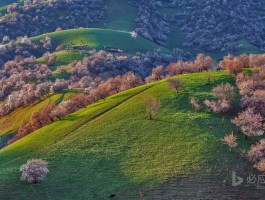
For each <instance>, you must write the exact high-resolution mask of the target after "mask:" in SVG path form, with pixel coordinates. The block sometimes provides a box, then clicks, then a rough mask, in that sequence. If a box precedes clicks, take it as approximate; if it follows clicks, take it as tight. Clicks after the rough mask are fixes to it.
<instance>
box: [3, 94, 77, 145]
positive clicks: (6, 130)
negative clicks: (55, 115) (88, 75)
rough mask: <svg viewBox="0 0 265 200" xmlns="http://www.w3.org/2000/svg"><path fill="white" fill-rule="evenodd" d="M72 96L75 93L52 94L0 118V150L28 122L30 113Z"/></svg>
mask: <svg viewBox="0 0 265 200" xmlns="http://www.w3.org/2000/svg"><path fill="white" fill-rule="evenodd" d="M74 94H75V92H73V91H70V92H68V91H63V92H62V93H60V94H52V95H50V96H49V97H44V98H43V99H42V100H40V101H39V100H38V101H36V102H35V103H33V104H31V105H29V106H26V107H22V108H20V109H17V110H16V111H14V112H12V113H11V114H9V115H7V116H4V117H2V118H0V127H1V128H0V148H2V146H3V145H4V144H5V142H6V141H7V140H8V139H9V138H10V137H11V136H12V134H13V133H14V132H15V131H17V130H18V128H19V127H20V126H21V125H23V124H25V123H26V122H27V121H28V119H29V118H30V116H31V115H32V113H34V112H37V111H39V110H40V109H42V108H43V107H44V106H45V105H47V104H49V103H60V102H61V101H63V100H67V99H69V98H70V97H71V96H73V95H74Z"/></svg>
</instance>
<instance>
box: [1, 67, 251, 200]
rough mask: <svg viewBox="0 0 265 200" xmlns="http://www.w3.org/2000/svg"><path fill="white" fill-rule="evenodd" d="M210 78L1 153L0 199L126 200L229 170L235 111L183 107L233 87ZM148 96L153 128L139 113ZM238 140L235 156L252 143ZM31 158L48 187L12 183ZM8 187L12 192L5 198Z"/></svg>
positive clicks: (135, 95)
mask: <svg viewBox="0 0 265 200" xmlns="http://www.w3.org/2000/svg"><path fill="white" fill-rule="evenodd" d="M211 73H212V75H213V79H212V85H207V84H206V83H207V74H206V73H200V74H189V75H181V76H180V78H181V79H182V80H183V81H184V83H185V87H184V88H183V89H182V90H181V92H179V93H178V94H177V93H176V92H174V91H173V90H172V89H170V88H169V87H168V84H167V82H166V81H165V80H163V81H160V82H156V83H151V84H148V85H144V86H141V87H139V88H135V89H132V90H129V91H126V92H123V93H120V94H116V95H114V96H112V97H109V98H107V100H106V101H99V102H97V103H95V104H92V105H90V106H88V107H87V108H85V109H82V110H80V111H78V112H76V113H73V114H71V115H69V116H67V117H65V118H64V119H62V120H59V121H57V122H55V123H53V124H51V125H48V126H46V127H44V128H42V129H40V130H38V131H36V132H34V133H32V134H30V135H28V136H26V137H25V138H23V139H21V140H19V141H17V142H16V143H14V144H12V145H10V146H8V147H6V148H4V149H2V150H0V161H1V162H0V184H1V185H3V188H4V189H3V190H2V195H3V196H4V197H6V198H14V197H21V198H22V199H23V198H29V199H34V198H35V197H36V196H34V195H36V194H38V195H41V197H42V198H45V199H73V198H74V199H106V198H108V195H109V194H110V193H116V194H119V193H123V194H125V198H124V199H127V198H126V195H132V194H133V192H135V191H137V188H138V189H139V188H141V190H150V189H152V188H153V187H156V186H159V185H161V184H163V183H165V182H167V181H168V180H171V179H173V178H174V177H178V176H183V174H186V175H187V176H188V175H189V174H197V175H198V176H200V173H201V171H202V170H206V171H207V170H209V171H211V170H213V169H215V168H218V169H219V170H221V171H226V170H229V169H231V166H232V163H235V155H236V154H239V149H237V150H236V151H232V152H230V151H229V150H228V147H226V146H223V144H222V143H221V141H220V140H221V138H223V136H224V135H225V134H228V133H230V132H231V131H232V130H234V131H235V130H236V129H235V127H234V126H233V125H232V124H231V123H230V120H231V117H232V116H234V115H235V114H236V113H235V110H234V111H232V112H230V113H228V114H225V115H215V114H211V113H208V112H206V111H204V110H203V111H199V112H195V111H194V110H193V109H192V107H191V106H190V104H189V98H190V97H193V96H195V97H196V98H198V99H199V100H200V101H201V102H202V101H203V99H205V98H210V91H211V89H212V87H214V86H215V85H217V84H219V83H222V82H230V83H232V84H233V83H234V78H233V76H232V75H227V74H225V72H211ZM147 96H154V97H156V98H158V99H159V100H160V101H161V104H162V107H161V110H160V111H159V113H158V115H157V116H156V117H155V120H152V121H150V120H148V115H147V114H146V112H145V109H146V108H145V103H144V101H143V99H144V98H145V97H147ZM235 109H236V107H235ZM223 117H224V124H222V123H221V119H222V118H223ZM209 122H210V123H212V124H215V126H214V127H212V126H211V125H209V124H208V123H209ZM238 137H239V147H240V148H242V149H246V148H248V147H249V146H250V143H251V141H247V140H245V139H244V137H243V136H241V135H238ZM31 158H43V159H46V160H47V161H48V162H49V163H50V166H49V169H50V173H49V175H48V177H47V180H46V181H45V182H44V183H42V184H41V185H38V186H33V187H31V186H29V185H28V184H27V183H23V182H21V181H20V180H19V176H20V174H19V171H18V168H19V166H20V165H21V164H22V163H24V162H26V160H27V159H31ZM237 163H239V164H240V163H241V164H242V163H243V164H246V162H245V161H242V160H238V161H237ZM217 181H218V180H217ZM219 181H220V185H222V184H223V183H222V180H219ZM12 187H15V188H16V190H15V191H13V192H10V190H11V188H12ZM124 191H126V193H124ZM136 197H137V196H136ZM136 197H135V198H136ZM121 199H123V198H121Z"/></svg>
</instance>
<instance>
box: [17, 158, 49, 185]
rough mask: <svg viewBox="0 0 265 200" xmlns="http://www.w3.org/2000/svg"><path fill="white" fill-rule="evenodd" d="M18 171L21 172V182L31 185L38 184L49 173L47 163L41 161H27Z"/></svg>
mask: <svg viewBox="0 0 265 200" xmlns="http://www.w3.org/2000/svg"><path fill="white" fill-rule="evenodd" d="M20 171H21V172H22V176H21V180H23V181H27V182H28V183H33V184H36V183H40V182H42V181H44V179H45V178H46V175H47V173H48V172H49V170H48V163H47V162H46V161H44V160H42V159H32V160H28V161H27V163H26V164H24V165H22V166H21V167H20Z"/></svg>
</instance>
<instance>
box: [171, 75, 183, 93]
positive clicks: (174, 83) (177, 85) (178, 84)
mask: <svg viewBox="0 0 265 200" xmlns="http://www.w3.org/2000/svg"><path fill="white" fill-rule="evenodd" d="M168 85H169V87H171V88H172V89H174V90H175V91H176V92H177V93H178V92H179V90H180V89H181V88H182V87H183V82H182V81H181V80H180V79H178V78H169V79H168Z"/></svg>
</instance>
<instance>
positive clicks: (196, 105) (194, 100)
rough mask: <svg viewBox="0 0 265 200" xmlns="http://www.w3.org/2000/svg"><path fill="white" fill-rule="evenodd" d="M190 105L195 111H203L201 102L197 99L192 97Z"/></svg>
mask: <svg viewBox="0 0 265 200" xmlns="http://www.w3.org/2000/svg"><path fill="white" fill-rule="evenodd" d="M190 104H191V105H192V107H193V108H194V109H195V110H200V109H201V105H200V104H199V102H198V101H197V99H195V98H194V97H192V98H191V99H190Z"/></svg>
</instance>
